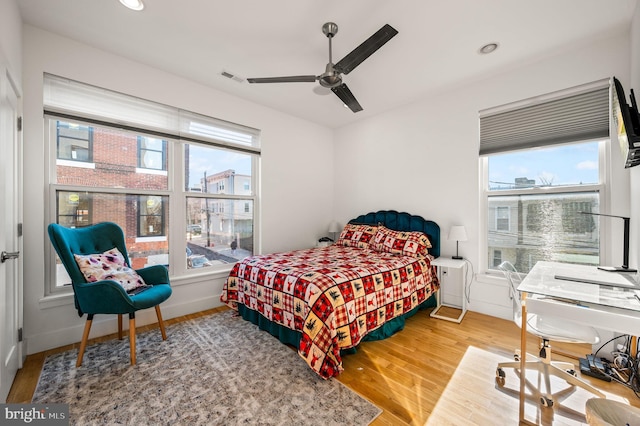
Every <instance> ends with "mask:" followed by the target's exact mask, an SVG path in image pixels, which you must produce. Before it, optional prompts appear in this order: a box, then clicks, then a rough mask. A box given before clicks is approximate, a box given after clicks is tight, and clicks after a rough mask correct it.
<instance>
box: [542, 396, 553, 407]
mask: <svg viewBox="0 0 640 426" xmlns="http://www.w3.org/2000/svg"><path fill="white" fill-rule="evenodd" d="M540 405H542V406H543V407H553V399H551V398H547V397H546V396H541V397H540Z"/></svg>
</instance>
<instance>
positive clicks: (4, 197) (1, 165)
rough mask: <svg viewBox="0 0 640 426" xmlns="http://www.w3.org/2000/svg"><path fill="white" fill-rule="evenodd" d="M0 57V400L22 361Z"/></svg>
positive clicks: (14, 145)
mask: <svg viewBox="0 0 640 426" xmlns="http://www.w3.org/2000/svg"><path fill="white" fill-rule="evenodd" d="M13 83H14V80H13V79H12V78H11V76H10V74H9V72H8V69H7V67H6V66H4V65H3V61H2V57H0V402H3V403H4V402H5V401H6V399H7V394H8V393H9V390H10V389H11V384H12V383H13V379H14V377H15V375H16V372H17V371H18V368H19V367H20V366H21V364H22V345H21V343H20V342H19V340H21V339H19V337H21V336H19V332H18V329H19V328H20V327H22V285H21V281H22V261H21V260H20V258H19V253H20V251H21V249H22V247H21V246H22V238H21V235H19V234H21V233H22V230H21V229H19V226H20V227H21V225H20V221H21V219H20V218H21V215H22V209H21V204H20V203H21V199H22V198H21V195H20V187H21V178H20V170H21V167H20V165H21V157H22V150H21V145H20V132H19V130H18V117H19V114H18V112H19V111H18V110H19V106H18V90H17V89H16V87H15V85H14V84H13Z"/></svg>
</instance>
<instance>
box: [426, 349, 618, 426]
mask: <svg viewBox="0 0 640 426" xmlns="http://www.w3.org/2000/svg"><path fill="white" fill-rule="evenodd" d="M512 360H513V358H507V357H505V356H500V355H498V354H495V353H492V352H488V351H485V350H483V349H479V348H476V347H473V346H469V348H468V349H467V351H466V352H465V354H464V357H463V358H462V360H461V361H460V363H459V364H458V368H457V369H456V371H455V373H454V374H453V376H452V377H451V379H450V380H449V383H448V384H447V387H446V388H445V391H444V392H443V393H442V395H441V396H440V399H439V400H438V402H437V404H436V406H435V408H434V410H433V412H432V413H431V415H430V416H429V419H428V421H427V423H426V424H427V425H428V426H454V425H455V426H458V425H463V424H464V425H496V424H501V421H503V422H506V423H504V424H514V425H515V424H518V411H519V399H518V395H519V389H520V379H519V377H518V376H517V375H516V372H515V370H514V369H505V373H506V378H505V385H504V387H499V386H497V385H496V381H495V376H496V367H497V365H498V363H499V362H503V361H512ZM527 379H528V380H529V381H530V382H531V383H534V384H538V383H539V379H540V377H539V375H538V373H536V372H527ZM542 386H543V388H544V385H542ZM551 386H552V389H553V391H554V392H555V391H557V390H563V389H567V393H566V396H565V398H564V399H563V400H562V403H563V404H564V406H565V407H564V408H558V409H552V408H546V407H542V406H541V405H540V404H539V402H538V401H537V400H536V399H534V398H533V397H530V398H528V399H527V402H526V403H525V416H526V418H527V420H529V421H532V422H535V423H536V424H541V425H554V426H557V425H566V426H575V425H586V424H587V423H586V420H585V417H584V412H585V405H584V404H585V402H586V400H587V399H589V398H592V397H593V395H592V394H591V393H589V392H587V391H585V390H582V389H577V388H572V387H570V386H569V385H567V383H566V382H565V381H563V380H560V379H557V378H552V380H551ZM605 394H606V395H607V398H612V399H618V400H620V398H619V397H617V396H616V395H612V394H610V393H606V392H605Z"/></svg>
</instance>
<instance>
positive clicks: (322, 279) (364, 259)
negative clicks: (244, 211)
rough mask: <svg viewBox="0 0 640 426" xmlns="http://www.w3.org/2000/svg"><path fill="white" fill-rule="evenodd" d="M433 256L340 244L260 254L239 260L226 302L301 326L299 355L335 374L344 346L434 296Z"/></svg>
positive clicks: (226, 288) (226, 289)
mask: <svg viewBox="0 0 640 426" xmlns="http://www.w3.org/2000/svg"><path fill="white" fill-rule="evenodd" d="M431 260H432V257H431V256H427V257H419V258H416V257H410V256H402V255H397V254H391V253H382V252H378V251H374V250H371V249H362V248H355V247H344V246H338V245H332V246H329V247H323V248H314V249H308V250H297V251H291V252H284V253H274V254H269V255H259V256H253V257H249V258H246V259H244V260H243V261H242V262H239V263H237V264H236V265H235V266H234V268H233V270H232V271H231V273H230V275H229V277H228V279H227V281H226V283H225V285H224V288H223V292H222V295H221V297H220V300H221V301H222V302H223V303H225V304H227V305H228V306H230V307H231V308H234V309H237V308H238V304H243V305H245V306H246V307H247V308H249V309H251V310H254V311H257V312H259V313H260V314H261V315H262V316H264V317H265V318H267V319H268V320H270V321H273V322H275V323H277V324H279V325H282V326H285V327H287V328H289V329H292V330H296V331H299V332H300V333H301V334H302V338H301V340H300V345H299V349H298V353H299V355H300V356H301V357H302V358H303V359H304V360H305V361H306V362H307V364H309V366H310V367H311V368H312V369H313V370H314V371H315V372H317V373H318V374H319V375H320V376H321V377H323V378H329V377H333V376H336V375H338V374H339V373H340V372H341V371H342V369H343V368H342V359H341V357H340V350H341V349H348V348H352V347H354V346H356V345H357V344H358V343H359V342H360V341H361V340H362V338H363V337H364V336H365V335H366V334H367V333H369V332H371V331H372V330H375V329H376V328H378V327H380V326H382V324H384V323H385V322H386V321H389V320H391V319H393V318H396V317H398V316H401V315H404V314H406V313H408V312H409V311H411V310H412V309H414V308H416V307H417V306H418V305H420V304H421V303H422V302H424V301H425V300H427V299H428V298H429V297H430V296H431V295H432V294H433V292H434V291H435V290H436V289H437V288H438V287H439V283H438V279H437V276H436V271H435V267H434V266H431Z"/></svg>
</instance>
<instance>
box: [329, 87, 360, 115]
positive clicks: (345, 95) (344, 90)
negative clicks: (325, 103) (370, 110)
mask: <svg viewBox="0 0 640 426" xmlns="http://www.w3.org/2000/svg"><path fill="white" fill-rule="evenodd" d="M331 91H332V92H333V93H335V94H336V96H338V97H339V98H340V100H341V101H342V102H344V104H345V105H346V106H348V107H349V109H350V110H351V111H353V112H358V111H362V107H361V106H360V104H359V103H358V100H357V99H356V97H355V96H353V93H351V90H349V88H348V87H347V85H346V84H344V83H342V84H341V85H340V86H337V87H332V88H331Z"/></svg>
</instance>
